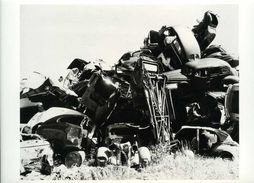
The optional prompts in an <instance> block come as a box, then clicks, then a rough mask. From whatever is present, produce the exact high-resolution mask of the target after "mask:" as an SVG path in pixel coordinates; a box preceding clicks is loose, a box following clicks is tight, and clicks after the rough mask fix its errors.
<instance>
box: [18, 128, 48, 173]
mask: <svg viewBox="0 0 254 183" xmlns="http://www.w3.org/2000/svg"><path fill="white" fill-rule="evenodd" d="M20 157H21V165H20V166H21V167H20V168H21V169H20V174H21V175H25V174H27V173H29V172H31V171H39V172H41V173H42V174H45V175H50V174H51V172H52V170H53V150H52V148H51V146H50V143H49V142H48V141H46V140H45V139H43V138H42V137H40V136H39V135H36V134H22V133H21V135H20Z"/></svg>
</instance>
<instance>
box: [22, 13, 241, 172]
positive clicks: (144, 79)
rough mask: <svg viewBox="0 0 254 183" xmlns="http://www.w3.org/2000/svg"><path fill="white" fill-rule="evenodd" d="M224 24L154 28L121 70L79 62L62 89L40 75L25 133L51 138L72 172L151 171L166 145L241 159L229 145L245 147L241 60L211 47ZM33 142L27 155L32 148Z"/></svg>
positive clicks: (25, 106)
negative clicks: (155, 154) (156, 149)
mask: <svg viewBox="0 0 254 183" xmlns="http://www.w3.org/2000/svg"><path fill="white" fill-rule="evenodd" d="M217 25H218V19H217V16H216V15H215V14H213V13H212V12H206V13H205V15H204V18H203V20H202V21H201V22H200V23H199V24H198V25H196V26H194V27H193V29H190V28H188V27H179V26H177V27H174V26H170V27H167V26H163V27H162V28H161V29H160V30H159V31H153V30H151V31H150V32H149V34H148V37H147V38H145V40H144V45H143V47H142V48H141V49H140V50H138V51H134V52H127V53H125V54H123V56H122V57H121V58H120V59H119V61H118V63H117V64H116V65H115V66H114V68H113V69H105V67H104V66H105V65H106V64H105V63H104V61H103V60H98V61H93V62H87V61H84V60H82V59H74V60H73V62H72V63H71V64H70V65H69V66H68V68H67V69H69V70H70V72H69V74H68V75H67V76H66V78H65V79H63V78H60V80H59V81H60V84H59V83H58V82H53V81H52V80H51V79H49V78H47V77H44V76H42V75H41V74H40V73H34V74H35V75H36V76H37V78H38V77H39V78H40V82H37V85H36V86H34V85H31V84H30V85H29V82H28V81H27V80H26V79H23V80H22V82H23V84H24V86H23V88H22V89H21V92H20V99H21V118H20V119H21V129H20V130H21V134H22V135H23V136H24V134H28V135H31V134H36V135H39V136H40V138H43V139H45V140H47V141H48V142H49V143H50V145H51V148H52V150H53V152H54V153H53V159H54V162H55V165H57V164H61V163H64V164H65V165H66V166H67V167H72V166H80V165H81V164H83V163H85V162H88V164H91V165H97V166H105V165H107V164H114V165H127V166H130V167H135V168H140V167H145V166H147V165H149V162H150V161H151V155H150V152H149V146H151V145H155V144H159V143H164V144H167V145H168V146H169V149H171V152H173V151H174V149H175V148H178V149H181V147H182V146H183V145H189V147H190V148H191V149H192V150H193V151H194V152H197V153H200V152H201V151H200V149H205V150H204V151H202V152H203V153H202V154H203V155H213V156H220V157H224V158H231V159H232V158H234V157H235V155H234V153H231V152H230V151H228V150H225V148H224V149H223V147H224V146H225V145H230V146H234V147H235V148H237V147H238V146H237V143H235V142H234V141H233V140H232V139H231V137H230V135H231V136H232V137H233V139H234V140H235V141H237V142H238V138H239V137H238V134H239V111H238V105H239V104H238V92H239V87H238V82H239V79H238V70H237V66H238V63H239V61H238V60H237V59H234V58H233V57H232V56H230V55H229V54H227V53H226V52H225V50H224V49H222V48H221V47H220V46H214V45H212V46H209V45H210V43H211V42H212V41H213V39H214V37H215V29H216V27H217ZM208 46H209V47H208ZM186 125H187V126H186ZM222 129H224V130H226V131H228V133H229V134H230V135H229V134H228V133H227V132H225V131H223V130H222ZM186 131H187V132H186ZM175 133H176V135H174V134H175ZM221 134H224V137H225V138H222V137H221ZM210 137H211V138H210ZM212 137H213V138H212ZM226 137H227V138H226ZM211 139H216V140H211ZM218 139H220V140H218ZM221 139H223V140H221ZM225 139H227V140H225ZM25 140H26V138H23V139H22V142H21V144H22V145H21V146H22V149H24V148H29V147H26V145H25ZM183 142H184V143H185V144H183ZM225 142H226V143H225ZM35 146H36V145H35ZM204 147H206V148H204ZM197 149H198V150H197ZM226 149H227V148H226ZM200 154H201V153H200ZM50 156H51V155H50ZM43 157H44V159H43V166H42V167H45V162H49V161H46V158H47V156H45V155H44V156H43ZM22 162H24V161H22ZM26 165H27V164H24V163H23V164H22V173H24V172H26V171H28V168H27V166H26ZM49 166H50V167H52V164H48V166H47V170H48V167H49ZM44 169H45V168H44ZM41 172H43V171H41ZM44 172H45V171H44ZM46 172H47V173H48V172H49V171H46Z"/></svg>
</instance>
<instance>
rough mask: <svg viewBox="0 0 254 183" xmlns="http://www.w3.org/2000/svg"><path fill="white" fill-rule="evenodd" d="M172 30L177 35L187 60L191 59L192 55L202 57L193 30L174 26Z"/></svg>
mask: <svg viewBox="0 0 254 183" xmlns="http://www.w3.org/2000/svg"><path fill="white" fill-rule="evenodd" d="M172 28H173V29H174V30H175V32H176V33H177V35H178V38H179V39H180V41H181V43H182V46H183V48H184V50H185V54H186V56H187V58H190V57H191V55H199V56H200V47H199V45H198V42H197V40H196V38H195V36H194V33H193V32H192V30H191V29H190V28H189V27H186V26H173V27H172Z"/></svg>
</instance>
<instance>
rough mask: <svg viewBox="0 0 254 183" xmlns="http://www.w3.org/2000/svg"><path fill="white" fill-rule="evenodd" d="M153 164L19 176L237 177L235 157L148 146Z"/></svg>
mask: <svg viewBox="0 0 254 183" xmlns="http://www.w3.org/2000/svg"><path fill="white" fill-rule="evenodd" d="M151 152H152V163H151V165H150V166H149V167H147V168H144V169H142V170H140V171H136V170H134V169H131V168H128V167H117V166H107V167H105V168H101V167H90V166H86V165H82V166H81V167H73V168H71V169H67V168H66V167H65V166H63V165H61V166H59V167H55V168H54V171H53V173H52V174H51V175H50V176H43V175H41V174H40V173H38V172H32V173H30V174H28V175H27V176H25V177H23V176H22V177H21V178H22V179H28V180H38V179H44V180H102V179H103V180H120V179H121V180H123V179H142V180H147V179H149V180H158V179H160V180H161V179H199V180H200V179H238V177H239V164H238V160H234V161H229V160H223V159H220V158H217V159H214V158H204V157H200V156H195V157H191V156H186V155H184V154H182V153H180V152H179V153H176V154H169V153H168V151H167V149H166V148H165V147H163V146H156V147H154V148H152V149H151Z"/></svg>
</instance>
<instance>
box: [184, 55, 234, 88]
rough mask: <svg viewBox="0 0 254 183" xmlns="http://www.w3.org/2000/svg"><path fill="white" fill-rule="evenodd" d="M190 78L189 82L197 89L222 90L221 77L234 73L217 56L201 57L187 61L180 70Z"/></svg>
mask: <svg viewBox="0 0 254 183" xmlns="http://www.w3.org/2000/svg"><path fill="white" fill-rule="evenodd" d="M181 72H182V74H183V75H185V76H187V77H188V78H189V79H190V84H191V85H192V86H193V88H197V89H198V90H205V91H206V90H208V89H209V90H222V91H223V84H224V83H223V79H224V78H225V77H227V76H230V75H231V76H232V75H236V72H235V71H234V70H233V68H232V67H231V66H230V65H229V64H228V63H227V62H225V61H223V60H220V59H217V58H203V59H199V60H195V61H193V62H188V63H186V64H185V65H184V67H183V68H182V70H181Z"/></svg>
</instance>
